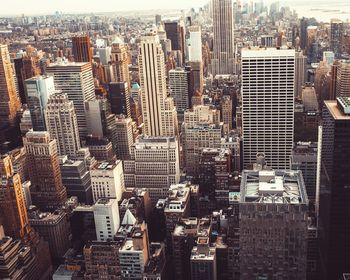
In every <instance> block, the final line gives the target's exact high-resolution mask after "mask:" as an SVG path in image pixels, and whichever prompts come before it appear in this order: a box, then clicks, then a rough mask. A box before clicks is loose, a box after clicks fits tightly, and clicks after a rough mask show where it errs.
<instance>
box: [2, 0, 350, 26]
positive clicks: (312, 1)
mask: <svg viewBox="0 0 350 280" xmlns="http://www.w3.org/2000/svg"><path fill="white" fill-rule="evenodd" d="M209 1H210V0H0V16H1V15H22V14H25V15H42V14H46V15H48V14H53V13H54V12H55V11H60V12H63V13H93V12H96V13H98V12H118V11H141V10H155V9H177V10H181V9H185V10H187V9H189V8H192V7H193V8H198V7H203V6H204V5H205V4H206V3H208V2H209ZM233 1H238V0H233ZM240 1H241V3H246V2H251V1H252V2H259V1H261V0H240ZM262 1H263V2H264V4H266V5H269V4H271V3H272V2H277V1H278V0H262ZM279 3H280V6H289V7H290V8H291V9H292V10H293V9H295V10H296V11H297V13H298V15H299V16H307V17H312V16H314V17H316V18H317V19H320V20H325V21H327V20H329V19H330V18H340V19H343V20H345V19H348V18H350V0H333V1H330V0H307V1H306V0H279ZM316 7H317V8H319V10H318V11H315V8H316ZM323 9H326V10H329V9H330V10H332V11H331V12H330V11H322V10H323ZM333 9H334V10H336V11H333Z"/></svg>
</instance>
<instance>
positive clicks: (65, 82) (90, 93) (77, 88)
mask: <svg viewBox="0 0 350 280" xmlns="http://www.w3.org/2000/svg"><path fill="white" fill-rule="evenodd" d="M46 72H47V74H50V75H52V76H53V78H54V83H55V88H56V89H57V90H61V91H62V92H63V93H66V94H67V96H68V99H69V100H70V101H73V104H74V108H75V112H76V114H77V120H78V128H79V135H80V138H84V137H85V136H86V135H87V123H86V116H85V102H86V101H91V100H95V86H94V79H93V76H92V70H91V64H90V63H70V62H66V61H64V62H58V63H53V64H50V65H49V66H48V67H47V70H46Z"/></svg>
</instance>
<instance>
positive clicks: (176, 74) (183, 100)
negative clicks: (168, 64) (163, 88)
mask: <svg viewBox="0 0 350 280" xmlns="http://www.w3.org/2000/svg"><path fill="white" fill-rule="evenodd" d="M189 85H190V72H189V71H187V70H186V69H183V68H176V69H172V70H170V71H169V87H170V96H171V97H172V98H173V99H174V102H175V106H176V110H177V112H178V114H182V115H183V112H184V111H185V110H186V109H188V108H189V98H188V94H189V90H190V87H189Z"/></svg>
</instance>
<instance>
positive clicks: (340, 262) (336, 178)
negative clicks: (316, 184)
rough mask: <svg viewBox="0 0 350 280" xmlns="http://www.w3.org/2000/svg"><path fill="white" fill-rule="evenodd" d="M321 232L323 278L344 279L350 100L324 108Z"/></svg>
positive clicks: (348, 249)
mask: <svg viewBox="0 0 350 280" xmlns="http://www.w3.org/2000/svg"><path fill="white" fill-rule="evenodd" d="M322 116H323V126H322V147H321V176H320V178H321V182H320V183H321V184H320V190H319V192H320V202H319V217H320V219H319V229H320V230H321V232H320V237H321V239H320V248H321V263H322V269H323V271H322V275H323V278H322V279H338V278H341V276H342V273H343V272H344V271H348V269H349V267H350V266H349V265H350V227H349V226H348V224H347V223H346V222H344V221H347V220H349V219H350V205H349V203H348V202H349V199H350V193H349V185H350V173H349V168H350V162H349V160H348V158H349V156H350V145H349V137H350V99H349V97H338V98H337V100H336V101H325V106H324V109H323V114H322Z"/></svg>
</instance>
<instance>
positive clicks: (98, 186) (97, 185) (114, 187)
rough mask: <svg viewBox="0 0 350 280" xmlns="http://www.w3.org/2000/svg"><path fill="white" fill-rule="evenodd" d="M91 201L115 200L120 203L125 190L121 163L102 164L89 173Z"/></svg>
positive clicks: (118, 161)
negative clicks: (100, 199) (101, 199)
mask: <svg viewBox="0 0 350 280" xmlns="http://www.w3.org/2000/svg"><path fill="white" fill-rule="evenodd" d="M90 174H91V186H92V195H93V200H94V202H96V201H97V200H98V199H99V198H115V199H116V200H117V201H120V200H121V198H122V194H123V192H124V190H125V184H124V173H123V163H122V161H120V160H117V161H116V162H115V163H109V162H102V163H99V164H97V165H95V167H94V168H93V169H91V171H90Z"/></svg>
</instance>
